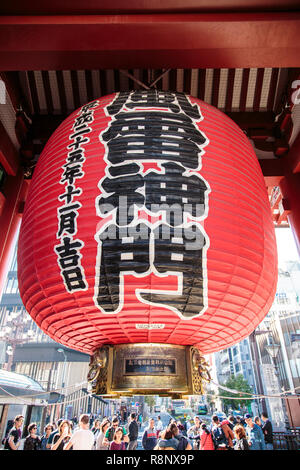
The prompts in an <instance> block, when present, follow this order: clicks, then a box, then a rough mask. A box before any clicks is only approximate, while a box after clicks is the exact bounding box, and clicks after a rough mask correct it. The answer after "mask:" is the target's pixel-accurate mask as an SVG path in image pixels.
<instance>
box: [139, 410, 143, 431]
mask: <svg viewBox="0 0 300 470" xmlns="http://www.w3.org/2000/svg"><path fill="white" fill-rule="evenodd" d="M142 424H143V415H142V413H140V414H139V415H138V425H139V427H140V428H141V427H142Z"/></svg>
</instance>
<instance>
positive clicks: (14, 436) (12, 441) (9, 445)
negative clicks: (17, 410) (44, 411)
mask: <svg viewBox="0 0 300 470" xmlns="http://www.w3.org/2000/svg"><path fill="white" fill-rule="evenodd" d="M23 422H24V416H22V415H17V416H16V417H15V419H14V425H13V427H12V429H11V430H10V431H9V434H8V436H7V439H6V441H5V445H4V448H5V449H7V450H18V448H19V446H20V443H21V437H22V432H21V427H22V425H23Z"/></svg>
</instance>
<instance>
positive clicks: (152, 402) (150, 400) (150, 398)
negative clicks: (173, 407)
mask: <svg viewBox="0 0 300 470" xmlns="http://www.w3.org/2000/svg"><path fill="white" fill-rule="evenodd" d="M145 403H147V405H148V406H149V408H150V409H151V408H153V406H154V405H155V397H154V396H153V395H148V396H146V397H145Z"/></svg>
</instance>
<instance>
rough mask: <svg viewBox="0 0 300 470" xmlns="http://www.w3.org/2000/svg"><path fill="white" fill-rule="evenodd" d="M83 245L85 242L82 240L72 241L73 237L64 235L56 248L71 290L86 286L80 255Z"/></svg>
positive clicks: (67, 284) (62, 270)
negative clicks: (80, 264)
mask: <svg viewBox="0 0 300 470" xmlns="http://www.w3.org/2000/svg"><path fill="white" fill-rule="evenodd" d="M82 247H83V242H81V241H80V240H74V241H71V238H69V237H64V238H63V239H62V243H61V245H56V246H55V248H54V249H55V252H56V253H57V255H58V262H59V265H60V267H61V268H62V269H61V274H62V276H63V277H64V281H65V284H66V286H67V290H68V291H69V292H72V291H73V290H77V289H85V288H86V283H85V281H84V276H83V273H82V268H81V267H80V266H79V259H80V255H79V254H78V251H79V250H80V248H82Z"/></svg>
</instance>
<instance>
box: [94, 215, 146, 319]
mask: <svg viewBox="0 0 300 470" xmlns="http://www.w3.org/2000/svg"><path fill="white" fill-rule="evenodd" d="M150 231H151V229H150V228H149V227H148V226H147V225H146V224H142V223H141V224H137V225H136V226H135V227H131V228H129V229H128V232H127V230H126V234H125V235H126V236H123V237H122V228H119V227H117V226H116V225H114V224H111V225H109V226H108V227H107V228H106V229H105V230H104V231H103V232H102V233H100V234H99V236H98V237H99V244H101V248H100V250H101V257H100V260H99V262H100V266H99V267H98V273H99V277H98V286H97V294H96V298H95V302H96V305H98V306H99V307H100V308H101V310H103V311H104V312H105V313H115V312H117V311H118V310H119V308H121V306H122V305H121V304H122V303H123V300H124V299H123V285H124V281H123V276H122V273H126V272H127V273H129V272H130V273H132V274H141V273H146V272H147V271H148V270H149V267H150V261H149V236H150ZM121 296H122V298H120V297H121Z"/></svg>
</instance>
